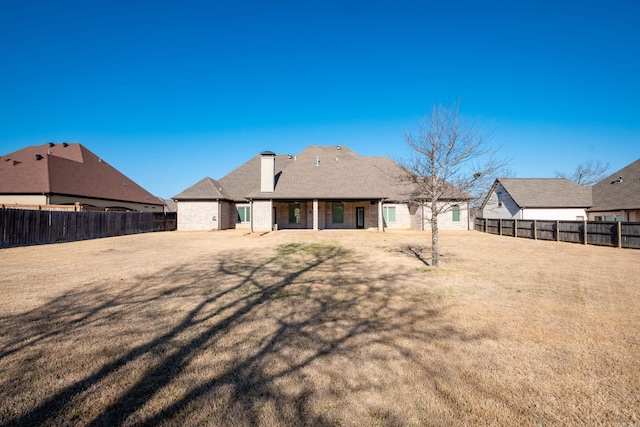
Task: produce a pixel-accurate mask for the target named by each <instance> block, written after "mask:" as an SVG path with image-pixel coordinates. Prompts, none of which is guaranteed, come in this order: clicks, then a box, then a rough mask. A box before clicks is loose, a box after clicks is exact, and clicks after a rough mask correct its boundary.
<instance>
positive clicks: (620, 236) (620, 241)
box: [616, 221, 622, 248]
mask: <svg viewBox="0 0 640 427" xmlns="http://www.w3.org/2000/svg"><path fill="white" fill-rule="evenodd" d="M616 226H617V228H618V230H617V231H618V247H619V248H621V247H622V222H621V221H616Z"/></svg>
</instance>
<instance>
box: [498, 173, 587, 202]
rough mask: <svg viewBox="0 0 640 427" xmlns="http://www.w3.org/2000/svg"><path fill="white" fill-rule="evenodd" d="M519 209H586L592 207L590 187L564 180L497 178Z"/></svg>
mask: <svg viewBox="0 0 640 427" xmlns="http://www.w3.org/2000/svg"><path fill="white" fill-rule="evenodd" d="M496 181H497V182H500V184H502V186H503V187H504V189H505V190H506V191H507V192H508V193H509V195H510V196H511V198H512V199H513V200H514V201H515V202H516V203H517V204H518V206H520V207H521V208H587V207H590V206H592V205H593V201H592V197H591V187H585V186H583V185H580V184H576V183H575V182H572V181H569V180H568V179H565V178H499V179H497V180H496Z"/></svg>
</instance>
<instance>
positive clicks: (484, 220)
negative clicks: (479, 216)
mask: <svg viewBox="0 0 640 427" xmlns="http://www.w3.org/2000/svg"><path fill="white" fill-rule="evenodd" d="M487 221H488V219H487V218H483V222H484V232H485V233H487V228H488V227H487Z"/></svg>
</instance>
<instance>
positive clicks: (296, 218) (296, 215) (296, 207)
mask: <svg viewBox="0 0 640 427" xmlns="http://www.w3.org/2000/svg"><path fill="white" fill-rule="evenodd" d="M289 224H300V203H289Z"/></svg>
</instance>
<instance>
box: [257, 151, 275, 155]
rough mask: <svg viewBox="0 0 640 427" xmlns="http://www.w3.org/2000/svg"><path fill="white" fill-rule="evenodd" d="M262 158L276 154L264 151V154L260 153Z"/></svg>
mask: <svg viewBox="0 0 640 427" xmlns="http://www.w3.org/2000/svg"><path fill="white" fill-rule="evenodd" d="M260 155H261V156H275V155H276V153H274V152H273V151H263V152H262V153H260Z"/></svg>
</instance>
